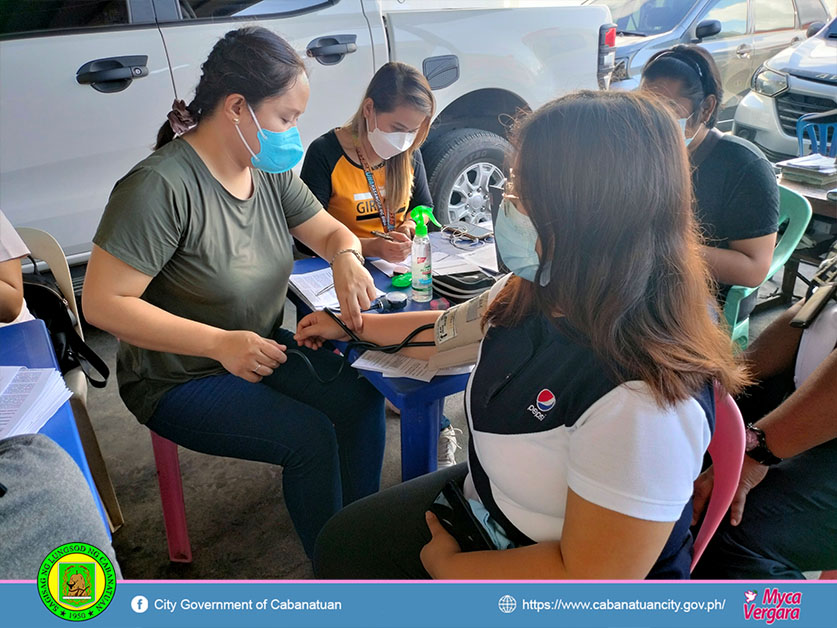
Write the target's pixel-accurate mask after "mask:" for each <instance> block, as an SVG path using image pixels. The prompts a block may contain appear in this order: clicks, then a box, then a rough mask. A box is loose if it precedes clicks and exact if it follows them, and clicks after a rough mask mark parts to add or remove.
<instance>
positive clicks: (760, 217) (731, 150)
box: [642, 45, 779, 318]
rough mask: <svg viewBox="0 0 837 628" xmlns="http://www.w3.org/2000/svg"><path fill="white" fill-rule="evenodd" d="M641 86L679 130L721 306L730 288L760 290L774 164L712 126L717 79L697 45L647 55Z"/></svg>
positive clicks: (772, 207)
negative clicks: (670, 112)
mask: <svg viewBox="0 0 837 628" xmlns="http://www.w3.org/2000/svg"><path fill="white" fill-rule="evenodd" d="M642 89H643V90H647V91H650V92H653V93H655V94H657V95H659V96H661V97H663V98H665V99H667V100H668V101H669V102H670V103H671V104H672V106H673V107H674V109H675V111H676V113H677V116H678V118H679V123H680V125H681V127H682V128H683V134H684V137H685V138H686V144H687V146H688V150H689V159H690V161H691V164H692V168H693V172H692V183H693V185H694V194H695V211H696V216H697V221H698V225H699V226H700V228H701V230H702V231H703V235H704V237H705V239H706V246H704V247H703V248H702V249H701V250H702V252H703V255H704V257H705V258H706V261H707V263H708V265H709V270H710V272H711V273H712V277H713V278H714V279H715V280H716V281H717V282H718V283H719V284H720V288H719V294H718V297H719V299H720V301H721V303H723V301H724V299H725V298H726V294H727V292H728V291H729V288H730V286H733V285H738V286H750V287H755V286H758V285H760V284H761V282H762V281H764V278H765V277H766V276H767V271H768V269H769V268H770V262H771V261H772V260H773V248H774V246H775V245H776V230H777V228H778V220H779V188H778V185H777V184H776V176H775V175H774V174H773V167H772V166H771V165H770V162H768V161H767V159H765V157H764V155H763V154H762V153H761V151H760V150H759V149H758V148H756V147H755V146H754V145H753V144H751V143H750V142H748V141H747V140H745V139H742V138H740V137H736V136H735V135H730V134H723V133H721V132H720V131H718V130H717V129H716V128H715V123H716V122H717V120H718V108H719V107H720V104H721V102H722V100H723V98H722V97H723V92H722V87H721V79H720V75H719V73H718V67H717V66H716V65H715V61H714V59H712V56H711V55H710V54H709V53H708V52H706V50H704V49H703V48H701V47H700V46H693V45H679V46H675V47H674V48H672V49H670V50H663V51H661V52H659V53H657V54H656V55H654V56H653V57H651V59H650V60H649V61H648V63H647V64H646V66H645V69H644V70H643V72H642ZM755 298H756V295H755V294H753V296H752V297H751V298H750V299H748V300H747V301H748V302H747V304H742V307H741V312H740V313H739V317H741V318H746V316H747V315H749V312H750V310H752V306H753V305H755Z"/></svg>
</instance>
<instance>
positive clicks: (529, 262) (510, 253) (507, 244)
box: [494, 198, 551, 286]
mask: <svg viewBox="0 0 837 628" xmlns="http://www.w3.org/2000/svg"><path fill="white" fill-rule="evenodd" d="M494 241H495V243H496V244H497V248H498V250H499V252H500V257H501V258H502V260H503V263H504V264H505V265H506V267H508V269H509V270H510V271H512V272H513V273H514V274H515V275H517V276H518V277H520V278H522V279H526V280H528V281H532V282H534V281H535V278H536V277H537V275H538V269H539V268H540V266H541V261H540V258H539V257H538V251H537V248H536V247H537V243H538V232H537V230H536V229H535V225H533V224H532V221H531V220H530V219H529V217H528V216H526V215H525V214H522V213H521V212H519V211H518V210H517V208H516V207H515V206H514V204H513V203H512V202H511V201H510V200H509V199H508V198H504V199H503V201H502V203H501V205H500V210H499V211H498V212H497V220H496V221H495V222H494ZM550 266H551V264H549V263H547V264H545V265H544V269H543V270H542V272H541V277H540V282H539V283H540V285H541V286H546V285H548V284H549V280H550V268H549V267H550Z"/></svg>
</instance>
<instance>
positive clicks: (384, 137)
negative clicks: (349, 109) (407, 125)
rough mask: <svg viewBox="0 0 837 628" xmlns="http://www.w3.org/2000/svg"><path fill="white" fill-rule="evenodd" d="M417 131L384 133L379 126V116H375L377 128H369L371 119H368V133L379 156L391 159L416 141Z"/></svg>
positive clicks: (373, 148) (370, 141)
mask: <svg viewBox="0 0 837 628" xmlns="http://www.w3.org/2000/svg"><path fill="white" fill-rule="evenodd" d="M417 134H418V132H417V131H414V132H412V133H384V132H383V131H381V129H379V128H378V118H377V115H376V117H375V130H374V131H370V130H369V121H368V120H367V121H366V135H367V137H368V138H369V143H370V144H371V145H372V150H374V151H375V152H376V153H377V154H378V157H380V158H381V159H384V160H386V159H389V158H391V157H395V156H396V155H399V154H401V153H403V152H404V151H405V150H407V149H408V148H410V146H412V145H413V142H415V141H416V135H417Z"/></svg>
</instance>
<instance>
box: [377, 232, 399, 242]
mask: <svg viewBox="0 0 837 628" xmlns="http://www.w3.org/2000/svg"><path fill="white" fill-rule="evenodd" d="M372 235H373V236H375V237H376V238H382V239H384V240H388V241H389V242H395V238H393V237H392V236H391V235H389V234H388V233H384V232H383V231H373V232H372Z"/></svg>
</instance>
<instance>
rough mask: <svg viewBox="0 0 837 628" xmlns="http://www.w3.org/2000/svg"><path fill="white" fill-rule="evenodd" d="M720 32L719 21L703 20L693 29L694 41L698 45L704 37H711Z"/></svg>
mask: <svg viewBox="0 0 837 628" xmlns="http://www.w3.org/2000/svg"><path fill="white" fill-rule="evenodd" d="M720 32H721V22H720V21H719V20H703V21H701V22H700V24H698V25H697V28H696V29H695V41H694V43H696V44H698V43H700V42H701V40H703V39H705V38H706V37H712V36H713V35H717V34H718V33H720Z"/></svg>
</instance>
